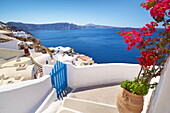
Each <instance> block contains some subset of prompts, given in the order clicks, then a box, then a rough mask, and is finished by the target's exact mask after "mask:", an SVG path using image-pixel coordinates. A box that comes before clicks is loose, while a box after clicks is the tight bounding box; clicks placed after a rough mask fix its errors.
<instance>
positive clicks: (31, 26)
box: [6, 22, 130, 30]
mask: <svg viewBox="0 0 170 113" xmlns="http://www.w3.org/2000/svg"><path fill="white" fill-rule="evenodd" d="M6 24H8V25H12V26H15V27H17V28H19V29H23V30H63V29H89V28H121V27H113V26H106V25H95V24H86V25H77V24H73V23H67V22H62V23H48V24H29V23H22V22H7V23H6ZM128 28H130V27H128Z"/></svg>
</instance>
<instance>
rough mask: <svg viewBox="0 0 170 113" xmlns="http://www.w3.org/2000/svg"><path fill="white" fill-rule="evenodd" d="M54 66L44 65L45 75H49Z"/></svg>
mask: <svg viewBox="0 0 170 113" xmlns="http://www.w3.org/2000/svg"><path fill="white" fill-rule="evenodd" d="M53 67H54V66H53V65H43V66H42V70H43V75H49V74H50V73H51V71H52V69H53Z"/></svg>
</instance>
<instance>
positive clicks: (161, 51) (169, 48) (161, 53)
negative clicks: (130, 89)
mask: <svg viewBox="0 0 170 113" xmlns="http://www.w3.org/2000/svg"><path fill="white" fill-rule="evenodd" d="M141 6H142V7H143V8H145V9H146V10H149V11H150V15H151V17H153V19H154V20H155V21H153V22H150V23H149V24H146V25H145V26H144V27H142V28H140V29H132V30H131V31H125V30H124V29H123V30H122V31H121V32H119V34H120V36H122V37H123V38H124V39H125V41H124V42H125V43H126V44H127V45H128V46H127V50H132V49H133V48H136V49H139V50H140V51H141V52H140V56H139V57H137V58H136V59H137V60H138V61H139V64H140V65H141V70H140V72H139V74H138V77H137V78H136V79H135V81H137V82H138V83H141V84H145V85H149V86H151V84H150V81H151V79H152V78H153V77H156V76H160V74H161V71H162V69H163V67H164V64H165V62H166V60H167V58H168V57H169V54H170V19H169V17H170V0H146V3H142V4H141ZM158 24H159V25H162V27H163V28H162V30H164V31H163V32H160V33H158V34H157V37H153V34H154V35H155V34H156V31H157V29H158V28H157V27H158Z"/></svg>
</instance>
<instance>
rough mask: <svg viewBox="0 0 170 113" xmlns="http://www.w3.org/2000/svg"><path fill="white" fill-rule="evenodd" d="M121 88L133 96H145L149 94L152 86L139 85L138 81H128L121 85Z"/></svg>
mask: <svg viewBox="0 0 170 113" xmlns="http://www.w3.org/2000/svg"><path fill="white" fill-rule="evenodd" d="M121 87H122V88H124V89H126V90H128V91H129V92H131V93H133V94H137V95H142V96H145V95H146V94H148V91H149V88H150V85H147V84H141V83H138V82H137V80H134V81H129V80H126V81H123V82H122V83H121Z"/></svg>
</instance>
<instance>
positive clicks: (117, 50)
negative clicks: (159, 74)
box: [29, 28, 140, 63]
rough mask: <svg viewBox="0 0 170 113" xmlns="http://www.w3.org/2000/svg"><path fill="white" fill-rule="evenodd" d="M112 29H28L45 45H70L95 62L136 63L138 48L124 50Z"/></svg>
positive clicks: (122, 44) (114, 30)
mask: <svg viewBox="0 0 170 113" xmlns="http://www.w3.org/2000/svg"><path fill="white" fill-rule="evenodd" d="M117 31H121V29H119V28H114V29H74V30H37V31H29V32H30V33H32V34H33V35H34V36H35V37H36V38H38V39H40V40H41V42H42V44H43V45H44V46H46V47H57V46H64V47H67V46H68V47H71V48H73V49H74V50H75V52H77V53H81V54H85V55H87V56H89V57H92V58H93V60H94V61H95V62H96V63H138V62H137V60H136V57H138V56H140V54H139V50H137V49H135V48H134V49H133V50H131V51H128V50H126V47H127V45H126V44H125V43H124V39H122V37H121V36H119V35H118V34H117Z"/></svg>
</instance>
